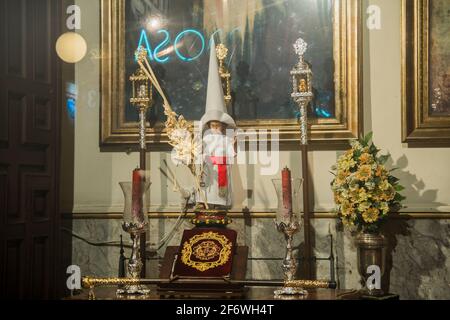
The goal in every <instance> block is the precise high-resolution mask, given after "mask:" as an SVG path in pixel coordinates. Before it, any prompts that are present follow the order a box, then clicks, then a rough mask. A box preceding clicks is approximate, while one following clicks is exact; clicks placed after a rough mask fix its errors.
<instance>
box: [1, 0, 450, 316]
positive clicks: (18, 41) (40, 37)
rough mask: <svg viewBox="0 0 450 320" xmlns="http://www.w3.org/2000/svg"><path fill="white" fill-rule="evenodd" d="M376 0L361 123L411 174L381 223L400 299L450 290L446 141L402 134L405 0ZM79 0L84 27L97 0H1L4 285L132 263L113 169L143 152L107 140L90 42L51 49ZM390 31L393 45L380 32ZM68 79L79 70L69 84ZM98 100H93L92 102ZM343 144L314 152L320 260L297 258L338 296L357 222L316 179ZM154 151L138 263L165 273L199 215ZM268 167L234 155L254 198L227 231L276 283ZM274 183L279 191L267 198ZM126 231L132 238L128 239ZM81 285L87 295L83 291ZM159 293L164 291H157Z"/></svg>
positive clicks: (241, 188) (353, 279)
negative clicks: (394, 213) (399, 207)
mask: <svg viewBox="0 0 450 320" xmlns="http://www.w3.org/2000/svg"><path fill="white" fill-rule="evenodd" d="M369 2H370V3H371V2H375V3H377V4H380V5H381V6H382V8H384V9H383V12H387V14H386V16H385V20H384V22H383V23H385V24H386V26H385V29H383V30H381V31H379V32H378V34H374V35H371V37H370V38H369V37H367V38H366V39H365V40H364V44H363V46H364V48H365V49H364V50H365V54H364V59H365V62H364V69H366V70H368V71H367V72H366V73H365V74H364V77H363V78H364V90H363V91H364V100H365V102H364V107H363V108H364V121H363V122H364V129H365V131H366V132H368V131H373V132H374V137H377V139H379V140H377V141H379V145H381V146H382V147H383V148H386V149H388V150H389V151H390V152H391V154H392V157H393V159H394V160H393V161H392V162H391V163H390V165H392V166H397V167H399V177H400V178H401V181H402V183H403V185H408V187H407V198H408V206H409V207H410V208H411V210H409V211H408V210H407V213H405V214H402V215H400V216H399V217H397V218H396V219H392V221H390V223H389V224H388V225H387V227H386V230H385V231H386V234H389V236H388V243H389V245H388V248H387V251H388V254H387V257H386V258H387V263H386V266H387V267H386V270H385V272H384V276H383V283H382V288H383V289H384V290H385V291H386V292H392V293H395V294H398V295H399V296H400V298H401V299H450V287H449V283H450V272H449V270H450V264H449V263H450V245H449V236H450V226H449V221H448V219H449V214H450V213H449V212H450V209H449V208H450V203H449V201H448V193H449V192H450V185H449V184H448V181H450V177H449V176H448V175H449V173H448V169H447V162H448V161H447V159H448V157H449V152H450V151H449V149H448V148H433V149H425V152H424V149H420V148H418V149H407V148H404V146H403V145H402V144H401V143H400V142H399V141H400V140H401V137H400V133H398V134H397V131H400V130H397V131H395V132H394V130H395V129H394V128H397V127H398V124H399V123H400V122H401V119H400V118H401V115H400V111H399V112H398V114H397V113H396V114H395V115H394V116H392V117H386V114H391V111H392V109H394V108H397V109H400V106H399V105H400V97H399V92H401V83H400V79H399V75H400V64H401V63H400V31H398V33H395V32H394V33H392V32H389V31H388V30H397V29H398V30H400V0H398V1H386V0H384V1H383V0H379V1H367V3H369ZM73 3H77V4H78V5H79V6H80V7H81V8H82V9H83V14H84V15H85V16H84V19H86V20H83V21H84V22H83V23H86V28H87V29H89V30H99V12H100V5H99V3H100V1H91V0H78V1H69V0H64V1H60V0H49V1H24V0H21V1H19V0H17V1H16V0H0V24H1V27H0V31H1V32H0V61H1V65H0V215H1V217H0V257H1V258H0V293H1V294H0V296H1V297H2V298H3V297H6V298H18V299H26V298H35V299H54V298H57V299H60V298H64V297H67V296H68V295H70V294H71V292H70V291H69V290H68V287H67V285H68V284H69V281H68V279H69V280H70V279H71V278H70V274H71V273H72V272H75V273H73V274H72V275H77V270H81V274H82V275H90V276H95V277H100V278H107V277H109V278H114V277H118V276H120V275H123V274H124V270H123V268H124V266H125V265H126V261H127V259H126V260H125V262H124V258H125V257H129V256H130V254H131V249H130V244H131V241H130V237H129V234H128V233H126V232H124V231H123V230H122V225H121V224H122V214H121V212H122V211H123V210H122V208H123V195H122V190H121V189H120V187H119V184H118V182H119V181H126V180H130V179H131V170H129V169H130V168H131V169H134V167H135V164H136V163H137V162H139V157H138V153H137V152H134V151H135V150H125V149H124V148H122V147H117V148H111V149H108V150H106V151H105V150H100V148H99V141H98V139H99V138H98V137H99V127H98V126H99V119H98V118H99V111H98V110H99V108H98V107H99V104H100V102H99V94H98V91H99V89H100V88H99V84H98V83H99V81H98V79H99V77H100V75H99V69H100V62H99V59H95V57H94V58H92V56H94V55H95V52H89V54H90V55H91V58H92V59H90V60H89V61H90V62H89V63H88V62H86V60H83V61H81V62H80V63H79V64H69V63H65V62H63V61H62V60H61V59H60V58H59V57H58V56H57V53H56V51H55V50H54V44H55V43H56V41H57V39H58V37H59V36H60V35H61V34H62V33H63V32H64V30H65V28H66V21H65V20H64V19H65V18H66V16H67V14H66V8H67V7H68V6H69V5H71V4H73ZM161 3H164V1H161ZM368 32H369V31H367V30H366V31H365V35H367V33H368ZM83 35H84V36H85V38H86V39H87V43H88V46H89V45H93V47H94V48H98V47H99V42H100V39H99V38H100V36H99V35H98V34H97V33H95V32H91V33H90V35H88V34H87V33H85V34H83ZM384 41H386V43H387V44H388V45H389V46H388V45H383V43H384ZM386 57H387V58H386ZM386 60H389V62H386ZM397 74H398V76H397ZM67 83H72V87H71V86H70V85H69V86H67ZM73 84H76V87H77V89H75V90H74V88H73ZM77 90H78V96H79V97H81V96H82V95H85V96H86V99H84V100H83V101H81V99H80V101H79V102H80V104H79V105H81V104H85V107H84V108H82V107H80V108H79V109H78V110H75V99H73V95H74V94H76V93H77ZM92 92H93V93H92ZM96 92H97V93H96ZM91 100H92V101H94V102H92V107H89V105H91ZM74 118H76V121H75V120H74ZM397 123H398V124H397ZM392 136H394V137H395V139H397V141H395V142H394V141H393V140H395V139H393V138H392ZM150 148H151V146H150ZM340 154H342V152H341V151H336V150H332V151H329V150H326V151H321V150H314V151H311V153H310V154H309V156H310V157H309V159H310V161H311V163H312V166H311V168H310V170H311V175H312V176H314V177H315V179H316V180H315V181H314V185H311V187H310V189H311V191H312V193H313V194H314V199H312V200H311V202H312V203H313V204H314V208H312V209H311V210H312V211H315V212H314V214H313V218H312V219H311V221H310V229H309V232H310V238H311V239H310V243H309V248H308V249H305V244H304V241H303V239H304V234H303V231H302V230H301V231H300V232H299V233H297V234H296V236H295V238H294V249H295V250H294V251H295V252H296V254H297V253H299V252H302V251H305V250H310V251H311V255H313V257H311V261H313V262H311V264H309V265H308V266H309V268H310V269H312V270H310V271H307V270H306V269H307V268H305V269H302V270H300V271H299V273H298V276H299V277H304V278H306V277H308V278H311V279H328V280H330V279H331V280H335V281H336V282H337V285H338V287H339V288H338V289H336V290H335V289H333V290H331V291H332V292H334V293H319V294H316V293H314V294H310V297H311V298H315V299H335V298H336V294H337V293H339V292H341V291H339V290H342V293H343V294H344V293H346V292H347V291H345V289H358V288H360V287H361V284H360V278H359V275H358V272H357V269H358V267H357V257H356V249H355V246H354V244H353V241H352V236H351V235H350V234H349V233H347V232H344V231H343V230H342V227H341V226H340V224H339V223H338V222H337V219H336V217H335V216H334V215H333V214H330V213H328V211H329V206H327V203H328V202H330V199H331V196H330V197H328V196H325V195H323V194H324V193H325V192H323V193H322V191H320V190H325V189H326V188H328V189H326V190H327V192H326V193H327V194H328V193H330V194H331V191H330V190H329V181H330V178H329V175H328V168H330V167H331V164H333V163H334V162H335V161H336V159H337V157H338V156H339V155H340ZM300 159H301V153H300V152H299V151H298V150H282V151H281V152H280V162H281V163H283V166H284V164H287V165H289V166H290V167H291V168H292V172H293V175H295V176H301V171H300V165H299V163H300ZM431 159H433V163H431V165H430V160H431ZM146 160H147V163H149V164H150V167H151V182H152V185H151V186H150V190H151V191H150V203H151V206H150V208H149V210H150V211H151V212H152V215H150V218H149V219H148V223H149V230H150V232H149V233H148V234H147V239H146V240H147V242H148V243H150V245H149V248H150V250H149V251H147V252H145V251H143V252H145V256H144V262H145V263H144V272H143V275H145V277H146V278H148V279H155V280H157V279H158V278H160V277H161V274H163V275H165V276H166V275H170V272H171V270H169V269H170V268H169V269H167V268H168V267H167V265H166V264H165V260H164V259H165V255H167V256H169V255H170V254H172V256H170V258H171V259H174V255H175V251H174V250H177V248H175V247H176V246H178V245H179V244H180V243H181V241H182V240H183V237H184V234H183V232H182V231H183V230H187V229H191V228H192V224H191V222H190V220H191V217H189V218H187V217H182V218H180V219H178V216H179V215H178V212H177V210H179V208H178V207H177V205H178V203H179V195H178V194H177V193H176V192H172V191H171V189H172V185H171V183H170V177H167V176H166V175H164V174H162V173H161V171H160V170H159V167H161V168H162V167H163V166H164V165H163V164H164V163H165V162H169V161H170V152H169V151H168V150H163V151H159V150H158V151H152V152H148V153H147V155H146ZM324 168H326V170H325V169H324ZM259 169H260V167H259V166H258V165H242V166H239V167H238V169H233V174H235V173H236V174H241V175H242V176H243V178H242V179H241V180H236V181H238V182H239V184H238V186H237V187H236V190H237V191H236V194H238V195H237V197H238V198H239V199H241V198H244V197H247V196H248V198H249V199H250V200H248V201H247V202H245V206H244V207H246V208H256V209H254V210H253V211H254V212H251V213H249V212H248V211H246V210H245V209H244V210H243V209H242V208H240V209H239V210H233V209H232V210H231V212H230V216H231V218H232V219H233V222H232V223H231V224H230V229H231V230H235V231H237V236H236V235H232V237H233V236H234V237H237V239H234V240H233V241H235V242H236V244H237V246H239V247H242V248H244V247H245V248H246V250H248V252H246V253H247V257H248V258H247V259H245V260H244V262H245V263H246V267H245V268H244V270H245V274H241V275H239V277H240V280H242V281H244V280H245V279H247V280H249V279H260V280H263V281H267V282H266V284H270V283H269V282H270V281H272V282H273V281H274V280H273V279H281V278H282V271H281V263H282V259H283V256H282V255H283V254H282V253H281V251H282V250H283V251H284V250H285V247H286V243H285V239H284V237H283V236H282V235H281V234H280V233H278V232H277V230H276V228H275V227H274V224H273V218H274V216H273V214H271V213H270V212H269V213H268V212H267V211H268V208H269V207H276V201H277V199H276V194H275V192H273V186H272V185H271V181H270V179H266V180H264V179H263V178H261V177H259V176H258V173H257V172H258V170H259ZM169 170H173V171H174V172H176V177H177V178H178V179H179V180H180V181H181V180H183V179H186V178H187V177H189V175H188V173H186V172H182V171H181V172H180V171H176V169H175V168H174V166H171V167H170V169H168V171H169ZM280 170H281V168H280ZM169 176H170V174H169ZM280 177H281V173H280ZM447 178H448V179H447ZM233 179H235V178H233ZM244 180H245V182H243V181H244ZM234 181H235V180H233V182H234ZM259 187H260V188H261V190H263V192H262V193H263V194H261V192H259V191H258V188H259ZM268 190H270V192H272V193H271V194H272V196H271V199H270V200H265V198H267V197H268V196H267V194H268V193H269V191H268ZM445 194H447V196H446V195H445ZM269 197H270V196H269ZM327 197H328V198H327ZM331 201H332V199H331ZM242 203H244V202H243V201H242ZM439 208H440V209H439ZM442 208H443V209H442ZM438 209H439V210H440V211H443V212H439V210H438ZM122 236H123V238H122ZM121 239H123V242H124V243H125V248H124V247H123V246H121V245H120V242H121ZM220 239H223V238H219V240H217V241H216V242H214V243H211V242H208V243H205V242H203V244H202V246H201V248H203V249H204V251H202V252H204V253H205V254H209V253H210V254H213V253H211V252H214V250H217V243H221V242H220V241H221V240H220ZM208 240H209V239H208ZM199 247H200V246H199ZM147 249H148V248H147ZM208 252H209V253H208ZM236 263H242V261H240V260H239V261H238V260H236ZM78 267H79V268H80V269H78ZM184 271H185V270H181V271H180V272H181V273H182V272H184ZM68 272H69V273H68ZM164 272H166V273H164ZM305 275H307V276H305ZM75 278H76V277H75ZM75 278H73V279H75ZM76 282H77V281H75V282H74V283H76ZM150 282H151V281H150ZM249 283H251V281H250V282H249ZM280 283H281V282H280V281H278V282H277V284H280ZM255 284H256V283H253V285H255ZM272 284H273V283H272ZM152 288H153V287H152ZM169 289H170V290H173V288H172V287H170V288H169ZM228 289H229V288H228ZM108 290H109V291H108ZM230 290H231V289H230ZM265 290H266V291H264V290H262V291H256V290H254V288H253V289H251V290H250V291H249V293H248V299H269V298H273V295H272V292H273V288H271V289H270V290H267V289H265ZM153 292H154V291H153ZM349 292H350V291H349ZM73 293H74V292H72V294H73ZM75 293H79V291H77V290H75ZM347 293H348V292H347ZM83 294H84V295H83ZM83 294H82V297H84V298H87V293H86V292H83ZM102 294H104V295H106V296H107V297H110V296H111V295H114V294H115V291H114V290H113V291H111V290H110V289H107V290H105V291H103V292H102V291H101V290H99V291H97V295H98V296H99V297H101V295H102ZM152 294H153V293H152ZM151 297H152V298H153V299H156V296H155V295H153V296H151ZM182 312H186V310H182ZM205 312H206V311H205Z"/></svg>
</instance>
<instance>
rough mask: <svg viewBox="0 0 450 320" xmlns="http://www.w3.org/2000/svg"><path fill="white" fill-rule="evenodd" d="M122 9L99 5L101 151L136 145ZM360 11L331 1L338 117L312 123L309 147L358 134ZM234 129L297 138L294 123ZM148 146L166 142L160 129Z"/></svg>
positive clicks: (120, 1) (113, 2)
mask: <svg viewBox="0 0 450 320" xmlns="http://www.w3.org/2000/svg"><path fill="white" fill-rule="evenodd" d="M124 9H125V0H101V49H102V57H103V59H102V62H101V120H100V121H101V123H100V145H101V146H107V145H116V144H136V143H137V141H138V125H137V123H130V122H125V121H124V119H125V117H124V109H125V108H124V105H123V104H124V102H123V101H124V88H125V87H124V83H125V80H126V79H125V62H124V61H125V57H124V52H125V41H124V40H125V39H124V37H125V28H124V24H125V15H124ZM360 12H361V4H360V1H354V0H335V1H334V39H335V40H334V57H335V74H334V81H335V84H336V87H335V96H336V118H333V119H319V120H317V121H315V122H314V123H312V124H311V139H312V141H313V144H318V145H323V146H325V147H332V148H333V147H335V146H338V145H341V146H342V145H345V144H347V142H348V140H350V139H355V138H357V137H358V135H359V133H361V132H362V122H363V121H362V89H361V87H362V86H361V80H362V77H361V62H362V61H361V60H362V49H361V35H362V30H361V14H360ZM286 76H287V77H288V76H289V75H286ZM237 124H238V126H239V128H242V129H244V130H245V129H250V128H252V129H279V130H280V141H281V142H283V141H285V142H286V141H291V142H297V141H299V139H300V134H299V125H298V123H297V121H296V120H295V119H292V120H264V121H263V120H254V121H238V122H237ZM250 139H252V138H251V137H250ZM147 141H148V142H149V143H154V144H155V143H156V144H166V143H167V136H166V135H165V133H164V130H163V127H162V124H161V125H159V126H155V127H154V128H148V129H147Z"/></svg>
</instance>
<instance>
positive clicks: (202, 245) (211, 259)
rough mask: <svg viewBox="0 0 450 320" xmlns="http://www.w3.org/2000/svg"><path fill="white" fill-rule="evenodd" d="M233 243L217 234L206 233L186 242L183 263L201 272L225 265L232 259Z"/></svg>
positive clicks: (182, 252) (182, 255) (182, 257)
mask: <svg viewBox="0 0 450 320" xmlns="http://www.w3.org/2000/svg"><path fill="white" fill-rule="evenodd" d="M231 247H232V243H231V242H230V241H229V240H228V238H227V237H226V236H224V235H220V234H218V233H217V232H213V231H210V232H205V233H202V234H198V235H195V236H193V237H192V238H190V239H189V241H186V242H185V243H184V245H183V249H182V250H181V262H183V263H184V264H185V265H187V266H190V267H192V268H194V269H197V270H199V271H201V272H204V271H206V270H209V269H212V268H216V267H219V266H222V265H224V264H225V263H227V261H228V260H229V259H230V255H231Z"/></svg>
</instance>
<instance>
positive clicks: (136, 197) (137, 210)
mask: <svg viewBox="0 0 450 320" xmlns="http://www.w3.org/2000/svg"><path fill="white" fill-rule="evenodd" d="M144 178H145V175H144V170H141V169H139V168H136V169H134V170H133V183H132V188H131V217H132V219H133V220H137V221H144V212H143V202H142V196H143V193H142V191H143V190H142V189H143V188H144Z"/></svg>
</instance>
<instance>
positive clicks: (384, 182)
mask: <svg viewBox="0 0 450 320" xmlns="http://www.w3.org/2000/svg"><path fill="white" fill-rule="evenodd" d="M390 186H391V184H390V183H389V181H387V179H383V180H382V181H381V183H380V184H379V186H378V187H379V188H380V190H382V191H385V190H387V189H389V187H390Z"/></svg>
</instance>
